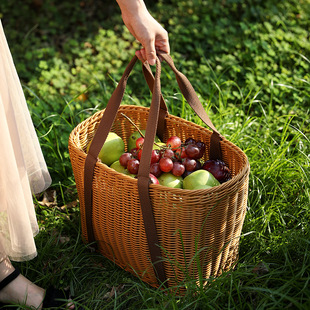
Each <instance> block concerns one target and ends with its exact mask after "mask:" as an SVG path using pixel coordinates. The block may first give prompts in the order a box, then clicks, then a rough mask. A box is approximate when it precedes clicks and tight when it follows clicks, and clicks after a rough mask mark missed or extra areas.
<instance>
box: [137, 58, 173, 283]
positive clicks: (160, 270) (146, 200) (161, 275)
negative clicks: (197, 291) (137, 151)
mask: <svg viewBox="0 0 310 310" xmlns="http://www.w3.org/2000/svg"><path fill="white" fill-rule="evenodd" d="M160 74H161V64H160V60H159V59H158V57H157V58H156V73H155V79H154V80H153V81H154V82H153V85H152V86H153V88H152V93H153V95H152V102H151V106H150V110H149V116H148V120H147V124H146V129H145V138H144V142H143V148H142V154H141V159H140V166H139V171H138V190H139V199H140V204H141V211H142V216H143V221H144V227H145V233H146V237H147V241H148V246H149V251H150V255H151V261H152V263H153V267H154V271H155V272H156V274H157V277H158V279H159V280H160V282H161V283H162V284H163V285H165V282H166V280H167V278H166V275H165V269H164V264H163V261H162V258H161V257H162V255H161V250H160V247H159V239H158V235H157V229H156V223H155V218H154V213H153V206H152V201H151V197H150V193H149V185H150V178H149V174H150V165H151V155H152V150H153V144H154V140H155V135H156V132H157V126H158V124H159V117H160V113H161V112H162V111H163V110H162V103H164V101H163V97H162V95H161V86H160Z"/></svg>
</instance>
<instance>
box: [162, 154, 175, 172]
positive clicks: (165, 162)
mask: <svg viewBox="0 0 310 310" xmlns="http://www.w3.org/2000/svg"><path fill="white" fill-rule="evenodd" d="M159 167H160V169H161V171H163V172H170V171H171V170H172V168H173V161H172V159H171V158H167V157H162V158H161V159H160V161H159Z"/></svg>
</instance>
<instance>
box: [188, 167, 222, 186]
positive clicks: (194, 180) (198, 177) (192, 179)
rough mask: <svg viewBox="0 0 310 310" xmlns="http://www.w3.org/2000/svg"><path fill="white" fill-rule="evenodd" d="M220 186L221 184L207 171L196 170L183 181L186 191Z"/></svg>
mask: <svg viewBox="0 0 310 310" xmlns="http://www.w3.org/2000/svg"><path fill="white" fill-rule="evenodd" d="M217 185H220V182H219V181H218V180H217V179H216V178H215V177H214V176H213V175H212V173H211V172H209V171H207V170H203V169H200V170H196V171H194V172H192V173H191V174H189V175H188V176H187V177H185V178H184V180H183V188H184V189H201V188H202V187H203V188H204V187H206V188H209V187H213V186H217Z"/></svg>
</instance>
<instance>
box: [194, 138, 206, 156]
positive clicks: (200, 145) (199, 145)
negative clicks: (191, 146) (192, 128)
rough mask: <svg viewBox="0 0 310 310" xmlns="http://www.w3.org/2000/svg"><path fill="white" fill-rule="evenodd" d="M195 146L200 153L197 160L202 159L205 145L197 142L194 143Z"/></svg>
mask: <svg viewBox="0 0 310 310" xmlns="http://www.w3.org/2000/svg"><path fill="white" fill-rule="evenodd" d="M196 146H197V147H198V148H199V151H200V155H199V156H200V157H199V158H201V157H203V155H204V154H205V152H206V145H205V143H204V142H202V141H197V142H196Z"/></svg>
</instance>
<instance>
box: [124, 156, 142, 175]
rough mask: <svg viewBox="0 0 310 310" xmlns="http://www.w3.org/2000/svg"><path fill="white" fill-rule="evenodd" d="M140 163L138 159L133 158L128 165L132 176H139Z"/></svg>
mask: <svg viewBox="0 0 310 310" xmlns="http://www.w3.org/2000/svg"><path fill="white" fill-rule="evenodd" d="M139 165H140V162H139V160H138V159H136V158H132V159H130V160H129V161H128V163H127V169H128V171H129V172H130V173H132V174H137V173H138V170H139Z"/></svg>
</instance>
